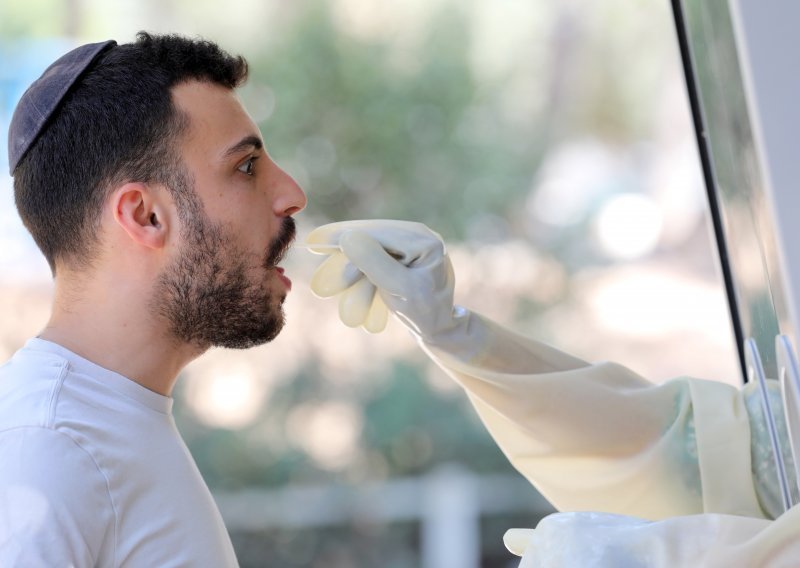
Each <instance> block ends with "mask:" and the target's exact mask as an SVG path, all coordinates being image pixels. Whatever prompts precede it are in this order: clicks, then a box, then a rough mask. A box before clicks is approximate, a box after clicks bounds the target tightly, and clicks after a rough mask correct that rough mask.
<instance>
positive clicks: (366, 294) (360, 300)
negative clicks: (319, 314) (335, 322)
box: [339, 278, 375, 327]
mask: <svg viewBox="0 0 800 568" xmlns="http://www.w3.org/2000/svg"><path fill="white" fill-rule="evenodd" d="M374 296H375V286H373V285H372V283H371V282H370V281H369V280H367V279H366V278H364V279H362V280H359V281H358V282H356V283H355V284H354V285H353V286H351V287H350V288H349V289H347V290H346V291H345V292H344V293H343V294H342V295H341V297H340V298H339V318H340V319H341V320H342V323H344V324H345V325H346V326H348V327H358V326H360V325H361V324H363V323H364V320H366V319H367V314H368V313H369V309H370V306H371V305H372V298H373V297H374Z"/></svg>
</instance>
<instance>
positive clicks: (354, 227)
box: [306, 219, 467, 340]
mask: <svg viewBox="0 0 800 568" xmlns="http://www.w3.org/2000/svg"><path fill="white" fill-rule="evenodd" d="M306 243H307V245H308V247H309V249H310V250H311V251H312V252H317V253H320V254H330V257H329V258H328V259H327V260H326V261H325V262H324V263H323V264H322V265H321V266H320V267H319V268H318V269H317V271H316V273H315V274H314V276H313V278H312V280H311V289H312V291H313V292H314V293H315V294H316V295H318V296H320V297H323V298H325V297H330V296H335V295H338V294H341V296H340V300H339V315H340V317H341V319H342V321H343V322H344V323H345V324H346V325H348V326H350V327H357V326H359V325H362V326H364V328H365V329H367V331H370V332H373V333H377V332H379V331H382V330H383V328H384V327H385V325H386V319H387V313H388V312H387V309H388V310H389V311H391V312H393V313H394V314H395V315H396V316H397V317H398V319H400V321H401V322H402V323H403V324H404V325H406V326H407V327H408V328H409V329H411V330H412V331H413V332H414V333H415V334H416V335H417V336H418V337H419V338H421V339H423V340H432V339H435V338H436V337H437V336H440V335H442V334H447V333H449V332H452V331H453V330H454V329H456V328H458V327H459V325H461V324H462V323H463V322H462V321H460V320H461V319H463V318H464V317H465V316H466V315H467V312H466V310H463V309H455V308H454V305H453V288H454V286H455V276H454V274H453V267H452V265H451V264H450V259H449V258H448V256H447V251H446V249H445V245H444V243H443V242H442V239H441V237H440V236H439V235H438V234H436V233H435V232H433V231H431V230H430V229H429V228H428V227H426V226H425V225H423V224H421V223H414V222H410V221H391V220H377V219H376V220H366V221H345V222H341V223H331V224H329V225H324V226H322V227H319V228H317V229H315V230H314V231H312V232H311V234H310V235H309V236H308V238H307V239H306ZM315 245H316V246H315ZM376 292H377V293H376Z"/></svg>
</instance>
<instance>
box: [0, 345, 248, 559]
mask: <svg viewBox="0 0 800 568" xmlns="http://www.w3.org/2000/svg"><path fill="white" fill-rule="evenodd" d="M171 411H172V399H171V398H169V397H165V396H162V395H159V394H157V393H155V392H153V391H150V390H148V389H146V388H144V387H143V386H141V385H139V384H138V383H135V382H134V381H132V380H130V379H127V378H125V377H123V376H122V375H119V374H117V373H114V372H112V371H109V370H107V369H104V368H102V367H99V366H98V365H95V364H94V363H92V362H90V361H87V360H86V359H83V358H81V357H79V356H78V355H76V354H74V353H72V352H71V351H69V350H67V349H65V348H63V347H61V346H59V345H56V344H54V343H51V342H48V341H44V340H42V339H31V340H29V341H28V343H27V344H26V345H25V347H24V348H23V349H21V350H19V351H18V352H17V353H16V354H15V355H14V356H13V358H12V359H11V360H10V361H8V362H7V363H6V364H5V365H3V366H2V367H0V566H3V567H13V566H20V567H23V566H24V567H26V568H27V567H39V566H42V567H44V566H47V567H65V568H66V567H73V566H74V567H76V568H82V567H92V566H102V567H105V566H130V567H139V566H141V567H143V568H145V567H146V568H151V567H154V566H158V567H166V566H187V567H189V566H191V567H196V566H209V567H211V566H213V567H227V566H236V565H237V562H236V557H235V555H234V551H233V546H232V545H231V541H230V537H229V536H228V533H227V531H226V530H225V526H224V524H223V521H222V517H221V516H220V514H219V511H218V509H217V507H216V504H215V503H214V500H213V498H212V496H211V493H210V492H209V490H208V487H207V486H206V484H205V482H204V481H203V479H202V477H201V475H200V472H199V471H198V469H197V466H196V465H195V463H194V460H193V459H192V457H191V455H190V454H189V451H188V449H187V448H186V445H185V444H184V443H183V440H182V439H181V437H180V434H179V433H178V430H177V429H176V427H175V421H174V419H173V417H172V414H171Z"/></svg>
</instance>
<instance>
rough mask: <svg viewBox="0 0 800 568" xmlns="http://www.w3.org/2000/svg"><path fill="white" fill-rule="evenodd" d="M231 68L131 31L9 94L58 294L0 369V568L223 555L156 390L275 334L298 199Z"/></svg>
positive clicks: (21, 201) (27, 186) (26, 190)
mask: <svg viewBox="0 0 800 568" xmlns="http://www.w3.org/2000/svg"><path fill="white" fill-rule="evenodd" d="M246 78H247V64H246V62H245V60H244V59H242V58H241V57H232V56H230V55H228V54H227V53H225V52H224V51H222V50H221V49H220V48H219V47H218V46H216V45H215V44H213V43H210V42H206V41H197V40H188V39H184V38H181V37H178V36H154V35H149V34H146V33H140V34H139V35H138V36H137V39H136V41H135V42H133V43H129V44H123V45H117V44H116V43H115V42H113V41H108V42H103V43H99V44H90V45H84V46H81V47H79V48H77V49H75V50H73V51H71V52H70V53H68V54H66V55H64V56H63V57H62V58H60V59H59V60H58V61H56V62H55V63H54V64H53V65H52V66H51V67H50V68H48V70H47V71H45V73H44V74H43V75H42V77H41V78H40V79H38V80H37V81H36V82H35V83H34V84H33V85H32V86H31V87H30V88H29V89H28V91H26V93H25V94H24V95H23V97H22V99H21V101H20V102H19V105H18V107H17V109H16V111H15V113H14V116H13V118H12V122H11V127H10V131H9V164H10V169H11V174H12V176H13V177H14V192H15V198H16V204H17V208H18V210H19V213H20V216H21V217H22V219H23V222H24V223H25V226H26V227H27V228H28V230H29V231H30V232H31V234H32V235H33V237H34V239H35V240H36V243H37V244H38V245H39V247H40V248H41V250H42V252H43V253H44V255H45V257H46V258H47V261H48V262H49V264H50V267H51V269H52V272H53V275H54V279H55V297H54V302H53V310H52V315H51V317H50V320H49V322H48V323H47V326H46V327H45V329H44V330H43V331H42V332H41V333H40V334H39V336H38V337H36V338H34V339H32V340H30V341H29V342H28V343H27V344H26V345H25V347H24V348H23V349H21V350H20V351H18V352H17V353H16V354H15V355H14V357H13V358H12V359H11V360H10V361H9V362H8V363H6V364H5V365H4V366H3V367H2V368H0V565H2V566H76V567H82V566H123V565H124V566H143V567H144V566H147V567H150V566H177V565H180V566H233V565H235V564H236V559H235V556H234V552H233V548H232V546H231V542H230V539H229V537H228V535H227V533H226V531H225V528H224V526H223V523H222V519H221V517H220V515H219V512H218V510H217V508H216V506H215V504H214V502H213V499H212V497H211V495H210V493H209V491H208V488H207V487H206V485H205V483H204V482H203V480H202V478H201V476H200V474H199V472H198V470H197V467H196V466H195V464H194V462H193V460H192V459H191V457H190V455H189V453H188V451H187V449H186V447H185V445H184V444H183V441H182V440H181V438H180V436H179V434H178V432H177V430H176V429H175V423H174V420H173V418H172V416H171V414H170V411H171V406H172V399H171V398H170V393H171V392H172V388H173V386H174V384H175V380H176V377H177V375H178V373H179V371H180V370H181V369H182V368H183V367H184V366H185V365H186V364H187V363H189V362H190V361H191V360H193V359H195V358H196V357H198V356H199V355H201V354H202V353H203V352H204V351H206V350H207V349H208V348H209V347H212V346H223V347H232V348H246V347H251V346H254V345H258V344H262V343H264V342H267V341H270V340H271V339H273V338H274V337H275V336H276V335H277V334H278V333H279V332H280V330H281V327H282V326H283V311H282V303H283V301H284V298H285V296H286V294H287V293H288V291H289V290H290V288H291V282H290V281H289V280H288V278H286V276H284V274H283V269H282V268H280V267H279V266H278V264H279V262H280V260H281V257H282V256H283V254H284V252H285V251H286V250H287V248H288V246H289V244H290V243H291V241H292V239H293V238H294V232H295V229H294V222H293V220H292V215H294V214H295V213H297V212H299V211H301V210H302V209H303V207H304V206H305V203H306V199H305V195H304V194H303V191H302V190H301V189H300V187H298V186H297V184H296V183H295V182H294V181H293V180H292V179H291V177H289V176H288V175H287V174H286V173H285V172H283V171H282V170H281V169H280V168H279V167H278V166H277V165H275V163H273V162H272V160H271V159H270V157H269V156H268V155H267V153H266V151H265V148H264V142H263V141H262V138H261V135H260V133H259V130H258V128H257V126H256V125H255V124H254V123H253V121H252V120H251V119H250V117H249V116H248V115H247V113H246V112H245V110H244V108H243V107H242V104H241V103H240V101H239V99H238V98H237V96H236V94H235V91H234V89H235V88H236V87H237V86H239V85H241V84H242V83H243V82H244V81H245V80H246Z"/></svg>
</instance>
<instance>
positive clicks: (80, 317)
mask: <svg viewBox="0 0 800 568" xmlns="http://www.w3.org/2000/svg"><path fill="white" fill-rule="evenodd" d="M90 287H91V285H90ZM108 290H109V288H104V289H103V290H100V291H95V290H91V289H84V290H81V292H80V295H78V294H76V293H75V291H74V289H73V290H71V291H70V292H69V293H67V292H66V291H65V289H64V287H59V285H58V283H57V285H56V292H55V298H54V302H53V312H52V315H51V317H50V321H49V322H48V323H47V325H46V326H45V328H44V329H43V330H42V332H41V333H40V334H39V337H40V338H41V339H45V340H47V341H52V342H53V343H57V344H59V345H61V346H62V347H65V348H67V349H69V350H70V351H73V352H74V353H76V354H77V355H80V356H81V357H83V358H85V359H88V360H89V361H92V362H93V363H95V364H97V365H100V366H101V367H105V368H106V369H109V370H112V371H115V372H117V373H119V374H121V375H123V376H125V377H127V378H129V379H131V380H133V381H135V382H137V383H139V384H140V385H142V386H143V387H145V388H148V389H150V390H152V391H154V392H157V393H159V394H162V395H164V396H170V395H171V393H172V388H173V386H174V385H175V381H176V379H177V376H178V373H179V372H180V371H181V369H183V367H185V366H186V365H187V364H188V363H189V362H190V361H192V360H193V359H195V358H197V357H199V356H200V355H201V354H202V353H203V351H204V350H201V349H199V348H196V347H193V346H189V345H186V344H182V343H180V342H177V341H175V340H174V339H172V338H170V337H169V336H168V335H167V333H166V332H165V326H164V325H163V324H161V322H160V321H158V320H157V318H155V317H154V316H153V315H152V314H151V313H150V311H149V309H148V307H147V302H146V300H144V299H143V298H139V299H136V298H134V297H132V296H131V295H128V294H125V293H124V291H120V290H116V291H115V292H116V293H109V291H108ZM120 292H123V293H120ZM87 298H91V300H87Z"/></svg>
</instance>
